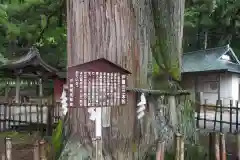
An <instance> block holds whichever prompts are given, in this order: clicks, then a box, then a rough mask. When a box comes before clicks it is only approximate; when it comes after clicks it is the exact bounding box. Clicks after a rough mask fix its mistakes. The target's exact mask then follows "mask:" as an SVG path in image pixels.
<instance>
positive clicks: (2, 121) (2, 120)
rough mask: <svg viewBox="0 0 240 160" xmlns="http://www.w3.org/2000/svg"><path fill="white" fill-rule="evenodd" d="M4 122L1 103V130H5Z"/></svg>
mask: <svg viewBox="0 0 240 160" xmlns="http://www.w3.org/2000/svg"><path fill="white" fill-rule="evenodd" d="M3 107H4V106H3ZM3 123H4V119H3V115H2V105H0V131H3Z"/></svg>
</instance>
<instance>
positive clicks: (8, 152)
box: [5, 137, 12, 160]
mask: <svg viewBox="0 0 240 160" xmlns="http://www.w3.org/2000/svg"><path fill="white" fill-rule="evenodd" d="M5 158H6V160H12V139H11V138H9V137H6V138H5Z"/></svg>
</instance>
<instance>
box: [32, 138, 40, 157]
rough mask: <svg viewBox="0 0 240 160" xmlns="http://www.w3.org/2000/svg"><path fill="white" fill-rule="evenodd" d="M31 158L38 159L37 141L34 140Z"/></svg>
mask: <svg viewBox="0 0 240 160" xmlns="http://www.w3.org/2000/svg"><path fill="white" fill-rule="evenodd" d="M33 160H40V155H39V144H38V141H36V142H35V144H34V148H33Z"/></svg>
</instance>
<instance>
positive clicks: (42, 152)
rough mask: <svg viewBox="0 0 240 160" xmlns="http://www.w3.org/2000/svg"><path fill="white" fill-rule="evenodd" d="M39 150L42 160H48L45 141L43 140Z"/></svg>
mask: <svg viewBox="0 0 240 160" xmlns="http://www.w3.org/2000/svg"><path fill="white" fill-rule="evenodd" d="M39 150H40V160H47V157H46V152H45V141H44V140H41V141H40V142H39Z"/></svg>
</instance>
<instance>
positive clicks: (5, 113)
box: [3, 105, 8, 131]
mask: <svg viewBox="0 0 240 160" xmlns="http://www.w3.org/2000/svg"><path fill="white" fill-rule="evenodd" d="M3 107H4V112H3V114H4V115H3V119H4V123H3V130H4V131H5V130H6V128H7V122H8V119H7V105H4V106H3Z"/></svg>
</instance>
